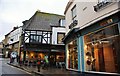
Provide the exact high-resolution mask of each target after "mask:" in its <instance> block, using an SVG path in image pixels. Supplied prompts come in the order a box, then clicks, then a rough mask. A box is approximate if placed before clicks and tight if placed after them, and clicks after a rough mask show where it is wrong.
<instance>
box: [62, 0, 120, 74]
mask: <svg viewBox="0 0 120 76" xmlns="http://www.w3.org/2000/svg"><path fill="white" fill-rule="evenodd" d="M119 6H120V2H119V1H118V2H115V1H114V2H110V1H106V0H94V1H92V0H90V1H89V2H84V1H82V0H79V1H78V0H70V1H69V2H68V4H67V6H66V9H65V20H66V30H67V33H66V36H65V38H64V40H63V41H64V42H65V45H66V46H65V47H66V69H69V70H74V71H81V72H89V73H111V74H119V73H120V59H119V58H120V56H119V54H120V51H119V50H120V47H119V45H120V43H119V40H120V35H119V34H120V12H119V11H120V7H119Z"/></svg>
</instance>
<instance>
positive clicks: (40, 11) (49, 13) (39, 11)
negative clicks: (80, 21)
mask: <svg viewBox="0 0 120 76" xmlns="http://www.w3.org/2000/svg"><path fill="white" fill-rule="evenodd" d="M36 12H37V13H43V14H50V15H57V16H63V17H64V15H60V14H55V13H47V12H41V11H36Z"/></svg>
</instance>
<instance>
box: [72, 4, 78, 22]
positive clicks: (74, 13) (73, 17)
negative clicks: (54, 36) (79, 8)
mask: <svg viewBox="0 0 120 76" xmlns="http://www.w3.org/2000/svg"><path fill="white" fill-rule="evenodd" d="M71 13H72V20H75V18H76V16H77V14H76V5H75V6H74V7H73V8H72V9H71Z"/></svg>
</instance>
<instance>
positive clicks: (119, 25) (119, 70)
mask: <svg viewBox="0 0 120 76" xmlns="http://www.w3.org/2000/svg"><path fill="white" fill-rule="evenodd" d="M118 28H119V34H120V21H119V22H118ZM117 55H118V59H117V61H118V67H119V68H118V73H120V59H119V58H120V56H119V55H120V51H117Z"/></svg>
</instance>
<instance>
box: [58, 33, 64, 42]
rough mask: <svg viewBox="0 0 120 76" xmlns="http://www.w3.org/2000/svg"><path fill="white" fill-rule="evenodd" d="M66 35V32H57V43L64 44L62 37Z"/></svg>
mask: <svg viewBox="0 0 120 76" xmlns="http://www.w3.org/2000/svg"><path fill="white" fill-rule="evenodd" d="M64 37H65V33H57V43H58V44H63V42H62V39H63V38H64Z"/></svg>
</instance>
